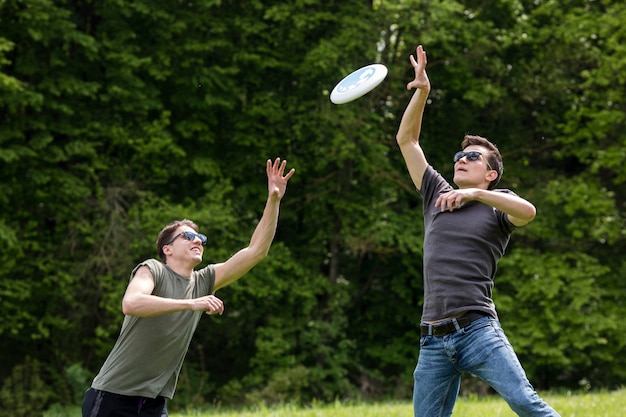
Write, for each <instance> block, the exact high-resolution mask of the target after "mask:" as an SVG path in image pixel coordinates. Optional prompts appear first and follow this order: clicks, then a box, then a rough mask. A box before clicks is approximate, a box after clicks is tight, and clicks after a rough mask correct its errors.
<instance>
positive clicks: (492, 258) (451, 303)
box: [419, 166, 515, 321]
mask: <svg viewBox="0 0 626 417" xmlns="http://www.w3.org/2000/svg"><path fill="white" fill-rule="evenodd" d="M452 189H453V188H452V186H451V185H450V184H449V183H448V182H447V181H446V180H445V179H444V178H443V177H442V176H441V175H440V174H439V173H438V172H437V171H435V170H434V169H433V168H432V167H431V166H429V167H428V168H427V169H426V172H425V173H424V178H423V179H422V188H421V190H419V191H420V193H421V194H422V196H423V198H424V307H423V311H422V320H428V321H432V320H439V319H442V318H445V317H451V316H454V315H456V314H459V313H461V312H464V311H469V310H478V311H482V312H484V313H487V314H488V315H490V316H491V317H494V318H497V313H496V308H495V305H494V303H493V300H492V289H493V279H494V277H495V274H496V265H497V263H498V261H499V260H500V258H501V257H502V255H503V254H504V251H505V249H506V246H507V244H508V242H509V237H510V235H511V233H512V232H513V230H514V229H515V226H514V225H513V224H512V223H511V222H510V221H509V219H508V216H507V215H506V213H504V212H502V211H500V210H497V209H495V208H493V207H491V206H488V205H486V204H483V203H480V202H478V201H470V202H467V203H464V204H462V206H461V208H460V209H455V210H453V211H452V212H450V211H445V212H441V209H440V208H438V207H437V208H436V207H435V202H436V201H437V198H438V197H439V195H440V194H443V193H445V192H447V191H450V190H452ZM494 191H497V192H503V193H511V194H514V193H513V192H512V191H510V190H504V189H499V190H494Z"/></svg>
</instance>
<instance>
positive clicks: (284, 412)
mask: <svg viewBox="0 0 626 417" xmlns="http://www.w3.org/2000/svg"><path fill="white" fill-rule="evenodd" d="M542 397H543V398H544V399H545V400H546V401H547V402H548V403H549V404H550V405H552V406H553V407H554V408H555V409H556V410H557V411H558V412H559V413H560V414H561V416H562V417H621V416H623V415H626V411H625V410H626V388H624V389H621V390H618V391H611V392H607V391H605V392H592V393H573V394H551V393H542ZM80 415H81V412H80V409H79V408H78V407H73V408H68V409H63V410H55V411H48V412H46V413H44V415H43V417H80ZM412 416H413V406H412V404H411V403H409V402H403V403H376V404H343V403H339V402H337V403H335V404H330V405H319V406H315V407H307V408H302V407H295V406H290V405H283V406H277V407H257V408H249V409H244V410H232V409H231V410H227V409H219V408H209V409H205V410H195V411H187V412H170V417H412ZM452 416H453V417H516V414H515V413H514V412H513V411H511V409H510V408H509V406H508V405H506V403H505V402H504V401H503V400H502V399H501V398H500V397H497V396H493V397H488V398H460V399H459V400H458V401H457V403H456V406H455V408H454V413H453V414H452Z"/></svg>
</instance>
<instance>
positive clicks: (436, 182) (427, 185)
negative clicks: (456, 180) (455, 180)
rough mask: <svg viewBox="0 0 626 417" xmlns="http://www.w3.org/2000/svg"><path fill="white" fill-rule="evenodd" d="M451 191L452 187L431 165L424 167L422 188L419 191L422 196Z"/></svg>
mask: <svg viewBox="0 0 626 417" xmlns="http://www.w3.org/2000/svg"><path fill="white" fill-rule="evenodd" d="M452 189H453V187H452V185H450V183H449V182H448V181H446V179H445V178H444V177H443V175H441V174H440V173H439V171H437V170H436V169H435V168H433V166H432V165H428V167H426V171H424V177H423V178H422V188H421V189H420V190H419V191H420V193H421V194H422V195H424V196H427V195H429V194H440V193H442V192H446V191H450V190H452Z"/></svg>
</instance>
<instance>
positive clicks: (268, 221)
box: [248, 196, 280, 258]
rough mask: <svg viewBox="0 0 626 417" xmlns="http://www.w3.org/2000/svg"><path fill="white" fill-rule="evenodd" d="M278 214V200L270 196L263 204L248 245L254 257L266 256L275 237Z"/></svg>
mask: <svg viewBox="0 0 626 417" xmlns="http://www.w3.org/2000/svg"><path fill="white" fill-rule="evenodd" d="M279 212H280V199H276V198H272V197H271V196H270V197H269V198H268V199H267V202H266V203H265V209H264V210H263V215H262V216H261V220H260V221H259V224H257V226H256V228H255V229H254V232H253V233H252V238H250V245H249V246H248V248H249V249H251V250H252V251H253V252H254V253H255V255H256V256H255V257H260V258H264V257H265V256H267V254H268V252H269V250H270V246H271V245H272V242H273V240H274V236H275V235H276V227H277V226H278V214H279Z"/></svg>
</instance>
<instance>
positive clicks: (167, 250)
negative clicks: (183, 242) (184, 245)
mask: <svg viewBox="0 0 626 417" xmlns="http://www.w3.org/2000/svg"><path fill="white" fill-rule="evenodd" d="M161 249H162V250H163V254H164V255H165V256H167V255H171V254H172V247H171V246H170V245H164V246H163V247H162V248H161Z"/></svg>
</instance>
